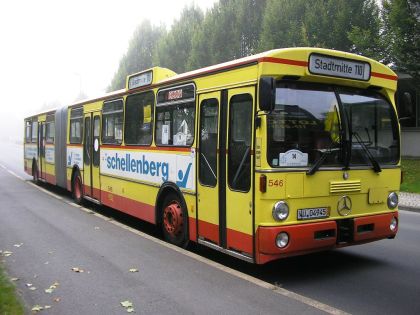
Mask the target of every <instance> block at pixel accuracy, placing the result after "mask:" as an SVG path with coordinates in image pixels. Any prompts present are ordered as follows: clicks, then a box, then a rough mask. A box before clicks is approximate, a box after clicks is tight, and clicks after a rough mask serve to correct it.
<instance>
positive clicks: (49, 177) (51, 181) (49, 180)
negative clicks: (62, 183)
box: [44, 173, 57, 185]
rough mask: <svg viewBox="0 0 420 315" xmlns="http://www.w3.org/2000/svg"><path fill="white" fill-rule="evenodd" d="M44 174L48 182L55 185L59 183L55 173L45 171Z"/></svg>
mask: <svg viewBox="0 0 420 315" xmlns="http://www.w3.org/2000/svg"><path fill="white" fill-rule="evenodd" d="M44 175H45V180H46V181H47V183H50V184H52V185H55V184H56V183H57V182H56V179H55V176H54V175H51V174H48V173H44Z"/></svg>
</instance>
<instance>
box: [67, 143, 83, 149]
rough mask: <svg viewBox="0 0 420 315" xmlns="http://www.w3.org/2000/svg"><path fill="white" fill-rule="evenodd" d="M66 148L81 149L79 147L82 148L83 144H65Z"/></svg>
mask: <svg viewBox="0 0 420 315" xmlns="http://www.w3.org/2000/svg"><path fill="white" fill-rule="evenodd" d="M67 146H68V147H74V148H81V147H83V144H81V143H77V144H76V143H70V144H67Z"/></svg>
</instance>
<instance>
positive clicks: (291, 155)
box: [279, 149, 308, 166]
mask: <svg viewBox="0 0 420 315" xmlns="http://www.w3.org/2000/svg"><path fill="white" fill-rule="evenodd" d="M279 161H280V166H308V153H303V152H300V151H299V150H295V149H293V150H289V151H287V152H286V153H280V159H279Z"/></svg>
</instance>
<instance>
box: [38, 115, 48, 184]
mask: <svg viewBox="0 0 420 315" xmlns="http://www.w3.org/2000/svg"><path fill="white" fill-rule="evenodd" d="M45 136H46V133H45V123H44V122H40V123H39V125H38V141H39V144H38V145H39V151H38V152H39V177H40V178H42V179H43V180H46V179H47V174H46V170H45V168H46V165H45V142H46V139H45Z"/></svg>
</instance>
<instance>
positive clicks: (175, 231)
mask: <svg viewBox="0 0 420 315" xmlns="http://www.w3.org/2000/svg"><path fill="white" fill-rule="evenodd" d="M161 219H162V220H161V222H162V231H163V237H164V239H165V240H166V241H167V242H169V243H171V244H174V245H176V246H179V247H183V248H186V247H187V246H188V241H189V237H188V214H187V211H186V206H185V204H184V202H182V201H181V200H180V198H179V197H178V196H177V195H176V194H174V193H171V194H168V195H167V196H166V197H165V199H164V200H163V204H162V209H161Z"/></svg>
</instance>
